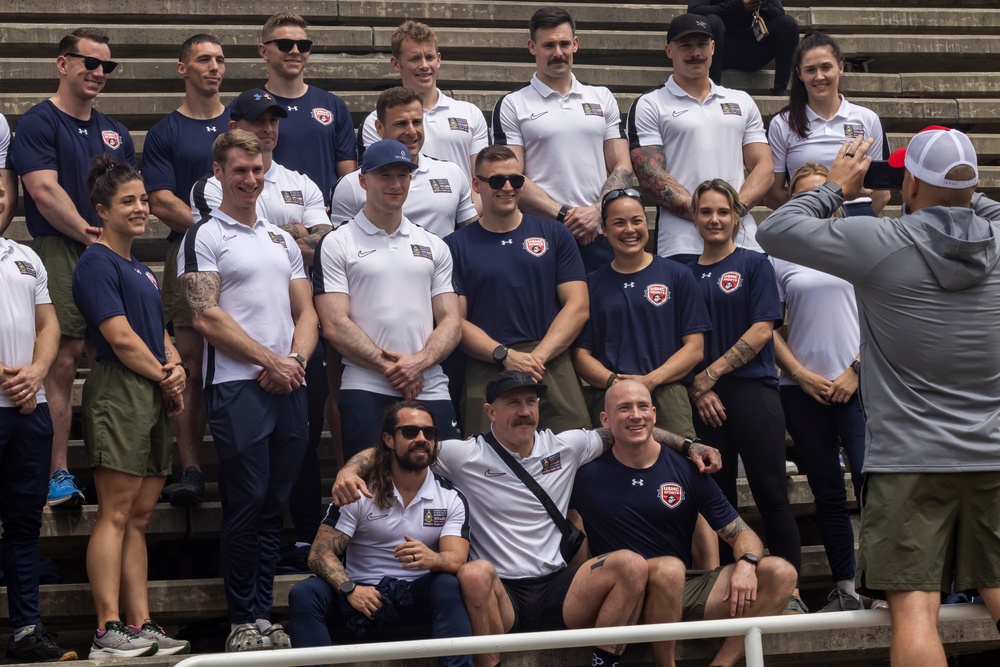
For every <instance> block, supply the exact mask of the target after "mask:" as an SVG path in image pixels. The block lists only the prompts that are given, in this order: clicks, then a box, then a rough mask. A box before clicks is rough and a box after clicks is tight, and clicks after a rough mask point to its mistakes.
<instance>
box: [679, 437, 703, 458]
mask: <svg viewBox="0 0 1000 667" xmlns="http://www.w3.org/2000/svg"><path fill="white" fill-rule="evenodd" d="M696 442H701V438H697V437H694V438H692V437H690V436H688V437H687V438H684V444H683V445H681V456H683V457H684V458H690V457H691V445H693V444H694V443H696Z"/></svg>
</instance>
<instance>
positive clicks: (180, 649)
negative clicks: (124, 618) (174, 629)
mask: <svg viewBox="0 0 1000 667" xmlns="http://www.w3.org/2000/svg"><path fill="white" fill-rule="evenodd" d="M128 629H129V632H131V633H133V634H135V635H138V636H140V637H144V638H146V639H152V640H153V641H155V642H156V644H157V649H156V655H186V654H188V653H190V652H191V644H190V643H189V642H186V641H184V640H181V639H174V638H173V637H169V636H167V633H166V632H164V631H163V628H161V627H160V624H159V623H157V622H156V621H149V622H148V623H143V624H142V627H141V628H137V627H135V626H134V625H130V626H128Z"/></svg>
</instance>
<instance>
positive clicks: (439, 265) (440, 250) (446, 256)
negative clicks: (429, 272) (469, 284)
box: [428, 234, 455, 297]
mask: <svg viewBox="0 0 1000 667" xmlns="http://www.w3.org/2000/svg"><path fill="white" fill-rule="evenodd" d="M428 237H430V242H431V244H432V245H433V246H434V277H433V278H432V279H431V297H435V296H437V295H438V294H453V293H454V292H455V287H454V285H452V282H451V281H452V276H451V274H452V266H453V265H452V261H451V250H449V249H448V246H447V245H446V244H445V242H444V241H442V240H441V239H439V238H438V237H436V236H432V235H431V234H428Z"/></svg>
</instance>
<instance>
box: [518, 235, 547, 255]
mask: <svg viewBox="0 0 1000 667" xmlns="http://www.w3.org/2000/svg"><path fill="white" fill-rule="evenodd" d="M522 247H523V248H524V249H525V250H527V251H528V252H530V253H531V254H532V255H534V256H535V257H541V256H542V255H544V254H545V253H546V251H548V249H549V246H548V244H547V243H546V242H545V239H543V238H541V237H538V236H533V237H531V238H530V239H524V245H523V246H522Z"/></svg>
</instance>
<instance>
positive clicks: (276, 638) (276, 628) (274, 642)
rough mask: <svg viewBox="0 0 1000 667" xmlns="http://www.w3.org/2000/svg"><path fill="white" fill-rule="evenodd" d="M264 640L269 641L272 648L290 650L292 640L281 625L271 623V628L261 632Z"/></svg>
mask: <svg viewBox="0 0 1000 667" xmlns="http://www.w3.org/2000/svg"><path fill="white" fill-rule="evenodd" d="M263 634H264V638H265V639H269V640H271V646H273V647H274V648H276V649H278V648H292V638H291V637H289V636H288V633H287V632H285V628H284V627H283V626H282V625H281V623H272V624H271V627H269V628H268V629H267V630H264V632H263Z"/></svg>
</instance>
